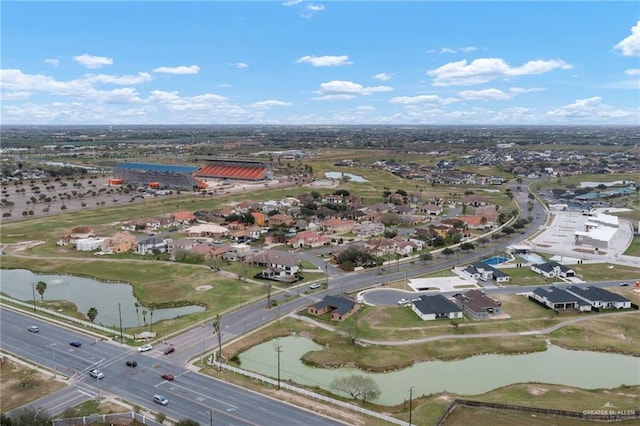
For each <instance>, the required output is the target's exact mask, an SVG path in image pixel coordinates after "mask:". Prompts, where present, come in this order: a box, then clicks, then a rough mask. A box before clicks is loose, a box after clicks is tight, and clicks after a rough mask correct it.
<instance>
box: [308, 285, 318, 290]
mask: <svg viewBox="0 0 640 426" xmlns="http://www.w3.org/2000/svg"><path fill="white" fill-rule="evenodd" d="M309 288H310V289H311V290H315V289H316V288H320V284H311V285H310V286H309Z"/></svg>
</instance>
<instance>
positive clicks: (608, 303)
mask: <svg viewBox="0 0 640 426" xmlns="http://www.w3.org/2000/svg"><path fill="white" fill-rule="evenodd" d="M567 292H569V293H571V294H573V295H576V296H578V297H579V298H580V299H582V300H584V301H585V302H587V303H588V304H590V305H591V306H592V307H594V308H600V309H612V308H613V309H625V308H631V300H629V299H627V298H626V297H623V296H620V295H619V294H615V293H611V292H610V291H607V290H605V289H603V288H599V287H586V288H583V287H577V286H571V287H569V288H567Z"/></svg>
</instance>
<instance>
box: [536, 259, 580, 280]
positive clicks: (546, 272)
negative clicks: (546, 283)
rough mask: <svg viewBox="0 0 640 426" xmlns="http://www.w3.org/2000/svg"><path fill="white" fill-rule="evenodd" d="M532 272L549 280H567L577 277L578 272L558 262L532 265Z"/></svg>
mask: <svg viewBox="0 0 640 426" xmlns="http://www.w3.org/2000/svg"><path fill="white" fill-rule="evenodd" d="M531 270H532V271H533V272H535V273H537V274H540V275H542V276H544V277H547V278H549V277H558V278H560V277H562V278H567V277H575V276H576V271H574V270H573V269H571V268H569V267H568V266H565V265H562V264H560V263H558V262H546V263H538V264H537V265H531Z"/></svg>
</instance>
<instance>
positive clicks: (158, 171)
mask: <svg viewBox="0 0 640 426" xmlns="http://www.w3.org/2000/svg"><path fill="white" fill-rule="evenodd" d="M198 160H199V161H201V162H202V163H205V164H204V165H203V166H176V165H169V164H144V163H121V164H118V165H116V166H114V168H113V176H114V178H115V179H116V180H120V181H121V182H122V183H124V184H132V185H141V186H148V187H151V188H160V189H165V188H178V189H185V190H192V189H196V188H206V187H207V183H206V180H231V181H244V182H258V181H262V180H265V179H267V178H270V177H271V172H270V170H269V166H268V164H266V163H264V162H262V161H254V160H227V159H214V158H211V157H199V158H198Z"/></svg>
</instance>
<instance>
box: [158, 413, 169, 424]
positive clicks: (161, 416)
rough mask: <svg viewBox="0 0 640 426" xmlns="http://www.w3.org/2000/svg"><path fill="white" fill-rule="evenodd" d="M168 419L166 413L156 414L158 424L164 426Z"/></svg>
mask: <svg viewBox="0 0 640 426" xmlns="http://www.w3.org/2000/svg"><path fill="white" fill-rule="evenodd" d="M166 419H167V415H166V414H164V413H160V412H158V413H156V422H158V423H160V424H162V423H164V421H165V420H166Z"/></svg>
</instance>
